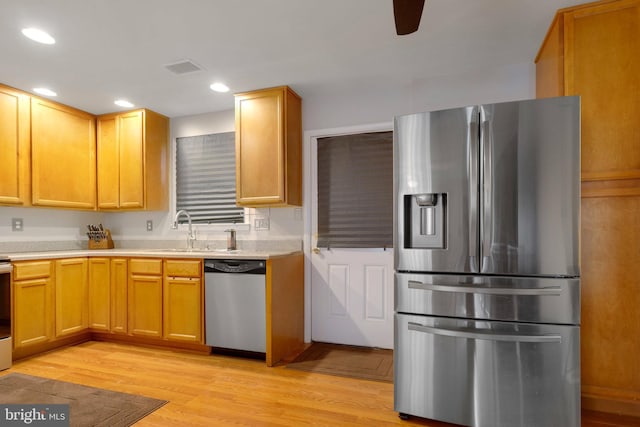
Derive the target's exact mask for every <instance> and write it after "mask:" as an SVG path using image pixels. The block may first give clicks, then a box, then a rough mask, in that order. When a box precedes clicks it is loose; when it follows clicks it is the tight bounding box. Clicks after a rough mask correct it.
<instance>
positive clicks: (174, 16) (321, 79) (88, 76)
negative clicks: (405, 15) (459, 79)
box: [0, 0, 584, 117]
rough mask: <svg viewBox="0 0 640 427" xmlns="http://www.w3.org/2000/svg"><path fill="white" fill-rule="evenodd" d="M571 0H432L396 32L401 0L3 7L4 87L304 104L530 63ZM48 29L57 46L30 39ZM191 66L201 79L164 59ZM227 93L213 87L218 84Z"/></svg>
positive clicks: (147, 98)
mask: <svg viewBox="0 0 640 427" xmlns="http://www.w3.org/2000/svg"><path fill="white" fill-rule="evenodd" d="M583 2H584V1H576V0H426V4H425V8H424V12H423V16H422V22H421V25H420V29H419V30H418V31H417V32H416V33H414V34H411V35H407V36H397V35H396V34H395V29H394V22H393V9H392V0H50V1H47V0H0V58H1V65H0V83H4V84H7V85H9V86H13V87H16V88H19V89H23V90H26V91H31V90H32V88H34V87H38V86H45V87H48V88H50V89H53V90H54V91H56V92H57V93H58V97H57V98H56V100H57V101H59V102H62V103H64V104H68V105H72V106H74V107H77V108H80V109H82V110H85V111H88V112H91V113H94V114H101V113H106V112H111V111H117V110H119V109H121V108H120V107H117V106H115V105H114V104H113V101H114V100H115V99H116V98H126V99H129V100H130V101H132V102H133V103H134V104H135V105H136V106H137V107H147V108H150V109H152V110H155V111H158V112H160V113H162V114H165V115H167V116H170V117H177V116H184V115H193V114H199V113H205V112H214V111H220V110H228V109H231V108H233V95H232V93H234V92H242V91H247V90H253V89H259V88H265V87H271V86H278V85H283V84H287V85H290V86H291V87H293V89H294V90H295V91H296V92H298V93H299V94H300V95H301V96H302V98H303V99H304V98H305V97H312V96H314V95H315V94H321V93H323V91H326V90H328V89H331V90H333V91H335V90H340V89H341V88H345V89H346V88H351V89H352V88H353V87H354V86H355V87H358V88H360V89H361V90H363V91H366V90H376V88H380V87H383V86H384V85H389V84H391V85H393V84H398V83H402V82H405V83H406V82H411V81H414V80H417V79H419V80H421V81H424V80H425V79H429V77H430V76H442V75H446V74H453V73H455V74H460V73H461V71H465V72H469V71H471V70H473V69H474V68H477V69H480V70H486V69H491V67H493V66H495V67H500V66H505V65H509V64H519V63H523V62H525V63H526V62H532V61H533V58H534V57H535V55H536V53H537V50H538V48H539V46H540V44H541V42H542V40H543V38H544V36H545V34H546V31H547V28H548V26H549V24H550V22H551V20H552V18H553V16H554V14H555V11H556V10H557V9H559V8H562V7H567V6H571V5H575V4H579V3H583ZM25 27H38V28H41V29H43V30H45V31H47V32H49V33H50V34H51V35H52V36H53V37H54V38H55V39H56V44H55V45H41V44H38V43H35V42H33V41H31V40H29V39H27V38H25V37H24V36H23V35H22V34H21V32H20V31H21V29H22V28H25ZM184 59H189V60H191V61H193V62H195V63H196V64H198V65H199V66H201V67H202V68H203V70H202V71H199V72H196V73H191V74H183V75H176V74H173V73H171V72H169V71H168V70H167V69H165V68H164V66H165V65H167V64H171V63H175V62H177V61H180V60H184ZM218 80H219V81H223V82H225V83H226V84H227V85H228V86H229V87H230V88H231V92H229V93H227V94H218V93H215V92H212V91H211V90H210V89H209V85H210V84H211V83H213V82H214V81H218Z"/></svg>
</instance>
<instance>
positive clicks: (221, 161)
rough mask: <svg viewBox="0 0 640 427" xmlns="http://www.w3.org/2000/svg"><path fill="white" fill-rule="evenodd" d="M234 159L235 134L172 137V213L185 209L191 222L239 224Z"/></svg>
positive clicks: (242, 210) (241, 212)
mask: <svg viewBox="0 0 640 427" xmlns="http://www.w3.org/2000/svg"><path fill="white" fill-rule="evenodd" d="M235 156H236V154H235V132H226V133H217V134H212V135H200V136H190V137H185V138H176V211H178V210H180V209H185V210H187V211H188V212H189V214H191V219H192V221H193V222H195V223H205V224H207V223H209V224H214V223H237V222H243V214H244V209H243V208H239V207H237V206H236V158H235ZM180 219H181V222H185V221H186V219H185V218H184V217H181V218H180Z"/></svg>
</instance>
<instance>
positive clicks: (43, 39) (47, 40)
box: [22, 28, 56, 44]
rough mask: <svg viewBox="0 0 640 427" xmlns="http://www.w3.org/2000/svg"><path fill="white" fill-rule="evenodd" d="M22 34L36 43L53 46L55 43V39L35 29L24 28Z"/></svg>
mask: <svg viewBox="0 0 640 427" xmlns="http://www.w3.org/2000/svg"><path fill="white" fill-rule="evenodd" d="M22 34H24V35H25V36H26V37H29V38H30V39H31V40H33V41H36V42H38V43H44V44H54V43H55V42H56V39H54V38H53V37H51V36H50V35H49V34H47V33H45V32H44V31H42V30H38V29H37V28H24V29H23V30H22Z"/></svg>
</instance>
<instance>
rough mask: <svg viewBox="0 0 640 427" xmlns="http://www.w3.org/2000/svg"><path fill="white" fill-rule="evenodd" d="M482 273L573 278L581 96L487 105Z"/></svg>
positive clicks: (575, 272) (484, 115)
mask: <svg viewBox="0 0 640 427" xmlns="http://www.w3.org/2000/svg"><path fill="white" fill-rule="evenodd" d="M480 111H481V122H482V124H481V131H482V135H483V136H482V138H481V146H482V147H481V151H482V153H483V154H484V158H483V161H482V162H481V169H482V170H481V172H482V177H483V178H482V182H481V184H482V188H483V191H484V195H483V197H481V200H480V201H481V209H480V212H481V215H482V218H481V221H480V225H481V234H482V236H481V245H480V249H481V251H482V260H483V262H482V272H483V273H496V274H515V275H548V276H558V275H562V276H578V275H579V274H580V270H579V260H578V236H579V230H578V227H579V209H580V204H579V203H580V187H579V178H580V109H579V98H578V97H563V98H548V99H542V100H531V101H521V102H506V103H500V104H493V105H484V106H481V108H480Z"/></svg>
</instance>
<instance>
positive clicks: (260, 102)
mask: <svg viewBox="0 0 640 427" xmlns="http://www.w3.org/2000/svg"><path fill="white" fill-rule="evenodd" d="M235 105H236V109H235V114H236V119H235V121H236V125H235V127H236V199H237V204H238V205H240V206H256V207H260V206H301V205H302V110H301V107H302V100H301V99H300V97H299V96H298V95H297V94H296V93H295V92H294V91H293V90H291V89H290V88H289V87H287V86H281V87H276V88H270V89H263V90H257V91H253V92H246V93H239V94H236V95H235Z"/></svg>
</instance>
